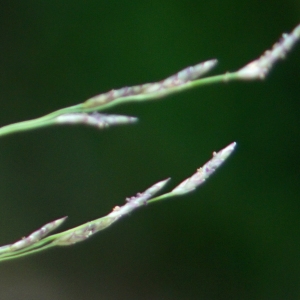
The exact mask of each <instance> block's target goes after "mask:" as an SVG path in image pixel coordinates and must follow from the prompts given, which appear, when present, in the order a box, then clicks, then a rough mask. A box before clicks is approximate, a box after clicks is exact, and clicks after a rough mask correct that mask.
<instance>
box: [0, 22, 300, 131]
mask: <svg viewBox="0 0 300 300" xmlns="http://www.w3.org/2000/svg"><path fill="white" fill-rule="evenodd" d="M299 39H300V25H298V26H297V27H296V28H295V29H294V30H293V31H292V32H291V33H290V34H283V35H282V39H281V40H280V41H279V42H278V43H276V44H275V45H274V46H273V48H272V49H271V50H267V51H265V53H264V54H263V55H262V56H261V57H259V58H258V59H256V60H254V61H252V62H250V63H249V64H247V65H245V66H244V67H242V68H241V69H239V70H238V71H236V72H232V73H225V74H221V75H216V76H211V77H206V78H202V79H199V77H201V76H203V75H204V74H206V73H207V72H208V71H210V70H211V69H212V68H213V67H215V65H216V64H217V60H216V59H212V60H208V61H205V62H203V63H200V64H197V65H195V66H191V67H188V68H185V69H184V70H182V71H180V72H178V73H176V74H175V75H172V76H170V77H168V78H166V79H164V80H161V81H159V82H155V83H146V84H142V85H136V86H132V87H124V88H121V89H117V90H111V91H109V92H106V93H103V94H100V95H97V96H94V97H92V98H90V99H88V100H86V101H85V102H83V103H81V104H78V105H74V106H70V107H66V108H63V109H60V110H57V111H55V112H52V113H50V114H48V115H45V116H43V117H40V118H37V119H33V120H29V121H23V122H19V123H15V124H10V125H6V126H3V127H1V128H0V137H1V136H4V135H8V134H12V133H16V132H21V131H27V130H32V129H38V128H42V127H46V126H52V125H58V124H78V123H82V124H86V125H92V126H96V127H98V128H104V127H107V126H102V123H101V122H98V123H97V121H96V120H92V121H89V120H91V118H92V116H89V115H87V114H86V113H91V112H97V111H103V110H105V109H108V108H111V107H114V106H116V105H120V104H123V103H129V102H141V101H148V100H155V99H160V98H163V97H166V96H169V95H171V94H174V93H179V92H183V91H185V90H188V89H193V88H196V87H200V86H205V85H209V84H215V83H222V82H229V81H234V80H261V79H264V78H265V77H266V76H267V74H268V73H269V71H270V70H271V68H272V67H273V65H274V64H275V63H276V62H277V61H278V60H279V59H282V58H284V56H285V55H286V53H287V52H288V51H290V50H291V49H292V47H293V46H294V45H295V43H296V42H297V41H298V40H299ZM81 114H84V115H81ZM125 119H126V117H125ZM62 120H63V121H62ZM132 121H133V119H132V117H127V119H126V120H125V121H124V120H123V121H122V122H118V121H116V123H112V124H109V125H116V124H120V123H122V124H125V123H132Z"/></svg>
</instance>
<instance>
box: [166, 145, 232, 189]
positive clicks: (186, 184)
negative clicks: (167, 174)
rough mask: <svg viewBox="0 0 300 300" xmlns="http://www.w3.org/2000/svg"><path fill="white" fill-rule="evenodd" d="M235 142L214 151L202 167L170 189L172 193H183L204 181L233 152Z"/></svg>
mask: <svg viewBox="0 0 300 300" xmlns="http://www.w3.org/2000/svg"><path fill="white" fill-rule="evenodd" d="M235 146H236V143H235V142H233V143H231V144H230V145H228V146H227V147H225V148H224V149H222V150H220V151H219V152H214V153H213V157H212V159H210V160H209V161H208V162H207V163H206V164H205V165H203V167H201V168H199V169H198V170H197V172H196V173H195V174H193V175H192V176H191V177H189V178H187V179H186V180H184V181H183V182H182V183H180V184H179V185H178V186H177V187H175V188H174V189H173V190H172V191H171V194H172V195H183V194H186V193H189V192H191V191H193V190H195V189H196V188H197V187H198V186H199V185H201V184H202V183H204V181H206V179H207V178H208V177H210V176H211V175H212V174H213V173H214V172H215V170H216V169H217V168H219V167H220V166H221V165H222V164H223V162H224V161H225V160H226V159H227V158H228V157H229V156H230V154H231V153H232V152H233V150H234V148H235Z"/></svg>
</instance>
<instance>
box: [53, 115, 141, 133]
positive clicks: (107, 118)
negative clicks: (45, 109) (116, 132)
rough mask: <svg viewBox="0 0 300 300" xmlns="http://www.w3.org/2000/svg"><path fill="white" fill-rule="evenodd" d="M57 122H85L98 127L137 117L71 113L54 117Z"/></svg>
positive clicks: (134, 120)
mask: <svg viewBox="0 0 300 300" xmlns="http://www.w3.org/2000/svg"><path fill="white" fill-rule="evenodd" d="M54 121H55V123H57V124H72V125H73V124H85V125H90V126H94V127H97V128H100V129H103V128H107V127H110V126H112V125H122V124H129V123H134V122H136V121H137V118H135V117H131V116H121V115H109V114H100V113H97V112H93V113H90V114H88V113H72V114H63V115H60V116H58V117H56V118H55V120H54Z"/></svg>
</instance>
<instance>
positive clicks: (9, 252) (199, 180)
mask: <svg viewBox="0 0 300 300" xmlns="http://www.w3.org/2000/svg"><path fill="white" fill-rule="evenodd" d="M235 146H236V143H231V144H230V145H228V146H227V147H225V148H224V149H222V150H220V151H219V152H218V153H216V152H214V153H213V157H212V158H211V159H210V160H209V161H208V162H207V163H206V164H204V165H203V167H202V168H199V169H198V170H197V171H196V173H195V174H193V175H192V176H191V177H189V178H187V179H185V180H184V181H183V182H182V183H180V184H179V185H178V186H177V187H175V188H174V189H173V190H172V191H171V192H168V193H164V194H162V195H160V196H157V197H154V198H153V196H154V195H155V194H157V193H158V192H159V191H161V190H162V189H163V188H164V187H165V185H166V184H167V183H168V181H169V180H170V178H168V179H165V180H162V181H160V182H157V183H156V184H154V185H153V186H151V187H150V188H148V189H147V190H146V191H144V192H142V193H138V194H137V195H136V196H134V197H130V198H126V203H125V204H124V205H123V206H115V207H114V208H113V210H112V211H111V212H110V213H109V214H107V215H106V216H104V217H102V218H98V219H96V220H93V221H90V222H87V223H85V224H82V225H80V226H77V227H75V228H72V229H69V230H66V231H63V232H60V233H56V234H53V235H50V236H48V237H46V235H47V234H48V233H49V232H50V231H53V230H54V229H56V228H57V227H58V226H60V225H61V224H62V223H63V222H64V221H65V220H66V217H64V218H61V219H58V220H56V221H53V222H50V223H48V224H46V225H44V226H43V227H41V228H40V229H38V230H36V231H34V232H33V233H31V234H30V235H29V236H28V237H25V238H23V239H21V240H19V241H17V242H15V243H13V244H10V245H6V246H2V247H0V262H1V261H5V260H10V259H15V258H19V257H23V256H27V255H30V254H34V253H37V252H40V251H44V250H46V249H49V248H52V247H55V246H69V245H73V244H75V243H78V242H82V241H85V240H86V239H88V238H89V237H91V236H92V235H94V234H95V233H97V232H99V231H101V230H103V229H105V228H107V227H109V226H110V225H112V224H113V223H115V222H116V221H118V220H119V219H121V218H122V217H123V216H125V215H128V214H129V213H131V212H132V211H134V210H136V209H137V208H139V207H141V206H145V205H147V204H150V203H154V202H158V201H161V200H163V199H167V198H171V197H176V196H180V195H184V194H187V193H190V192H192V191H193V190H195V189H196V188H197V187H199V186H200V185H201V184H203V183H204V182H205V181H206V180H207V179H208V178H209V177H210V176H211V175H212V174H213V173H214V171H215V170H216V169H217V168H219V167H220V166H221V165H222V164H223V162H224V161H225V160H226V159H227V158H228V157H229V156H230V155H231V154H232V152H233V150H234V149H235Z"/></svg>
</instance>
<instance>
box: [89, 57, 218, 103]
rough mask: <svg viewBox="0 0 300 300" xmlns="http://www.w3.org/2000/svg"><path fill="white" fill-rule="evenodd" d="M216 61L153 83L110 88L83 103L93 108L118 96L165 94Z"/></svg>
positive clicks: (203, 72) (213, 60) (193, 77)
mask: <svg viewBox="0 0 300 300" xmlns="http://www.w3.org/2000/svg"><path fill="white" fill-rule="evenodd" d="M216 63H217V60H216V59H212V60H208V61H205V62H202V63H200V64H197V65H195V66H191V67H187V68H185V69H183V70H181V71H179V72H177V73H176V74H174V75H172V76H170V77H168V78H166V79H164V80H161V81H159V82H154V83H146V84H141V85H135V86H131V87H123V88H120V89H117V90H111V91H109V92H106V93H103V94H100V95H97V96H94V97H92V98H90V99H88V100H86V101H85V102H84V103H83V105H84V107H85V108H86V109H87V108H94V107H97V106H101V105H104V104H106V103H109V102H111V101H113V100H116V99H118V98H124V97H129V96H137V95H143V94H144V95H146V94H152V93H153V94H156V96H159V95H160V94H162V95H163V94H165V93H166V92H167V91H168V90H169V89H172V88H173V87H176V86H180V85H183V84H186V83H187V82H189V81H192V80H195V79H197V78H199V77H201V76H202V75H204V74H205V73H207V72H208V71H209V70H211V69H212V68H213V67H214V66H215V65H216Z"/></svg>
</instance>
